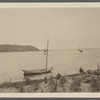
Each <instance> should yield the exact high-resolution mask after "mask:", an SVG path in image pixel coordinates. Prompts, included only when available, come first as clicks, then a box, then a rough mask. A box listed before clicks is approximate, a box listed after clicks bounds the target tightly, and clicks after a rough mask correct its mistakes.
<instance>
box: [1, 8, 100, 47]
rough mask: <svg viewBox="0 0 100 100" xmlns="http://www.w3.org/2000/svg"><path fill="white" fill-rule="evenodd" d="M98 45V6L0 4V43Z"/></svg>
mask: <svg viewBox="0 0 100 100" xmlns="http://www.w3.org/2000/svg"><path fill="white" fill-rule="evenodd" d="M48 38H49V41H50V42H49V48H50V49H77V48H79V46H80V47H81V48H100V8H0V44H20V45H33V46H35V47H37V48H39V49H44V48H46V43H47V39H48Z"/></svg>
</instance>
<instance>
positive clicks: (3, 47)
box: [0, 44, 40, 52]
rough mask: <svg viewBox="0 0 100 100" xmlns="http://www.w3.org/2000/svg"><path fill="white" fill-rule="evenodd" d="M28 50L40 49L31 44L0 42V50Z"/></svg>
mask: <svg viewBox="0 0 100 100" xmlns="http://www.w3.org/2000/svg"><path fill="white" fill-rule="evenodd" d="M29 51H40V49H38V48H36V47H35V46H31V45H17V44H15V45H11V44H0V52H29Z"/></svg>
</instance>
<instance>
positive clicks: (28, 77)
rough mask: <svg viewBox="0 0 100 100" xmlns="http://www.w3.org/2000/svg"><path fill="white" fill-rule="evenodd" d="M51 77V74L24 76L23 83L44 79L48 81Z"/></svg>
mask: <svg viewBox="0 0 100 100" xmlns="http://www.w3.org/2000/svg"><path fill="white" fill-rule="evenodd" d="M51 76H53V73H52V72H50V73H46V74H39V75H24V81H33V80H39V79H44V78H45V77H46V78H47V79H48V78H50V77H51Z"/></svg>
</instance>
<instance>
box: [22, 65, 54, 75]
mask: <svg viewBox="0 0 100 100" xmlns="http://www.w3.org/2000/svg"><path fill="white" fill-rule="evenodd" d="M52 69H53V67H51V68H47V69H36V70H23V72H24V75H36V74H45V73H49V72H51V70H52Z"/></svg>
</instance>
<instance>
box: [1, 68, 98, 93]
mask: <svg viewBox="0 0 100 100" xmlns="http://www.w3.org/2000/svg"><path fill="white" fill-rule="evenodd" d="M79 71H80V73H78V74H74V75H67V76H62V75H61V74H59V73H58V74H57V75H56V76H55V77H52V76H51V77H50V78H48V79H47V78H46V77H45V78H44V79H41V80H34V81H32V80H26V81H23V82H5V83H2V84H0V92H1V93H3V92H4V93H5V92H7V93H14V92H16V93H25V92H26V93H36V92H40V93H41V92H100V77H99V73H100V71H99V70H95V71H91V70H88V71H86V72H84V70H83V69H80V70H79Z"/></svg>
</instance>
